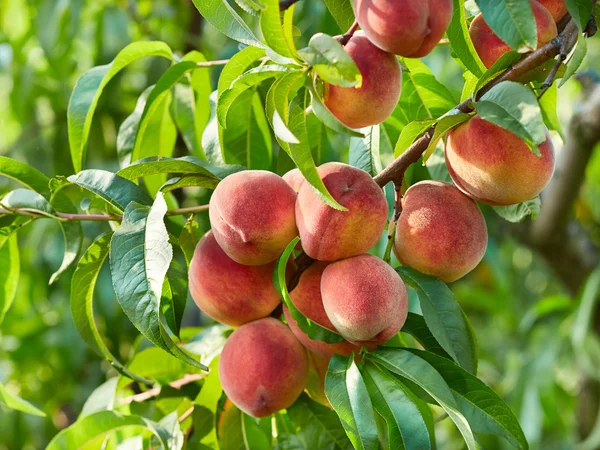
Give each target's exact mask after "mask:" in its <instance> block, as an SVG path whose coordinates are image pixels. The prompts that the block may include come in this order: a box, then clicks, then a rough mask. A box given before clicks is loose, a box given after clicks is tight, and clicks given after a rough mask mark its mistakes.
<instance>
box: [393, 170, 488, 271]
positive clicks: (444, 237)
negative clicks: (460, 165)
mask: <svg viewBox="0 0 600 450" xmlns="http://www.w3.org/2000/svg"><path fill="white" fill-rule="evenodd" d="M487 241H488V234H487V228H486V225H485V220H484V218H483V214H481V211H480V210H479V207H478V206H477V203H475V202H474V201H473V200H471V199H470V198H469V197H467V196H466V195H464V194H463V193H462V192H460V191H459V190H458V189H457V188H455V187H454V186H452V185H451V184H448V183H441V182H439V181H422V182H420V183H417V184H415V185H413V186H411V187H410V188H409V189H408V190H407V191H406V194H405V195H404V198H403V200H402V213H401V215H400V218H399V220H398V224H397V226H396V238H395V241H394V252H395V253H396V256H397V257H398V260H399V261H400V262H401V263H402V264H405V265H407V266H410V267H412V268H414V269H416V270H418V271H419V272H421V273H425V274H428V275H433V276H435V277H437V278H439V279H441V280H443V281H445V282H451V281H455V280H458V279H459V278H462V277H463V276H464V275H466V274H467V273H469V272H470V271H471V270H473V269H474V268H475V266H477V264H479V262H480V261H481V259H482V258H483V255H484V254H485V249H486V246H487Z"/></svg>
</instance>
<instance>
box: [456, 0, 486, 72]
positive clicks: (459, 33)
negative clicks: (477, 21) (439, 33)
mask: <svg viewBox="0 0 600 450" xmlns="http://www.w3.org/2000/svg"><path fill="white" fill-rule="evenodd" d="M453 2H454V12H453V13H452V21H451V22H450V26H449V27H448V31H447V35H448V40H449V41H450V47H451V48H452V51H453V52H454V54H455V55H456V56H457V57H458V60H459V61H460V62H461V63H462V65H463V66H465V67H466V68H467V69H468V70H470V71H471V73H473V74H474V75H475V76H476V77H478V78H479V77H481V75H483V73H484V72H485V66H484V65H483V63H482V62H481V59H480V58H479V55H477V52H476V51H475V47H474V46H473V42H472V41H471V37H470V36H469V28H468V24H467V17H466V15H465V5H464V1H463V0H453Z"/></svg>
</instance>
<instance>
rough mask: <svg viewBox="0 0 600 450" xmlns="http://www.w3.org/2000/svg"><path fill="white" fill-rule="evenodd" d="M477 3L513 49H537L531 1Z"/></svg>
mask: <svg viewBox="0 0 600 450" xmlns="http://www.w3.org/2000/svg"><path fill="white" fill-rule="evenodd" d="M475 3H477V6H479V9H480V10H481V13H482V14H483V18H484V19H485V22H486V23H487V24H488V25H489V26H490V28H491V29H492V30H493V31H494V33H495V34H496V35H497V36H498V37H500V39H502V40H503V41H504V42H506V43H507V44H508V45H509V46H510V47H511V48H513V49H515V50H518V51H519V53H525V52H528V51H531V50H534V49H535V48H536V47H537V44H538V42H537V26H536V23H535V19H534V17H533V11H532V10H531V5H530V3H529V0H475ZM590 11H591V8H590Z"/></svg>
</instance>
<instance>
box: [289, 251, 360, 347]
mask: <svg viewBox="0 0 600 450" xmlns="http://www.w3.org/2000/svg"><path fill="white" fill-rule="evenodd" d="M327 265H328V263H325V262H319V261H317V262H315V263H313V264H312V265H311V266H310V267H309V268H308V269H306V271H304V273H303V274H302V275H301V276H300V280H299V281H298V285H297V286H296V287H295V288H294V290H293V291H292V292H291V293H290V297H291V299H292V303H293V304H294V306H295V307H296V308H298V309H299V310H300V312H301V313H302V314H304V315H305V316H306V317H307V318H309V319H310V320H312V321H313V322H315V323H316V324H318V325H321V326H323V327H325V328H329V329H330V330H332V331H337V330H336V329H335V328H334V326H333V324H332V323H331V321H330V320H329V317H327V314H326V313H325V308H324V307H323V299H322V298H321V277H322V275H323V271H324V270H325V268H326V267H327ZM283 313H284V315H285V320H286V321H287V323H288V325H289V327H290V329H291V330H292V333H294V335H295V336H296V337H297V338H298V340H299V341H300V342H302V344H303V345H304V346H305V347H306V348H307V349H309V350H310V351H312V352H315V353H318V354H320V355H322V356H326V357H331V356H332V355H334V354H335V353H337V354H340V355H344V356H347V355H350V354H352V353H353V352H354V353H358V352H359V351H360V347H357V346H355V345H352V344H351V343H349V342H339V343H337V344H328V343H327V342H323V341H317V340H313V339H311V338H309V337H308V335H307V334H306V333H304V331H302V330H301V329H300V328H299V327H298V324H297V323H296V321H295V320H294V319H293V317H292V315H291V314H290V311H289V310H288V309H287V307H285V306H284V307H283Z"/></svg>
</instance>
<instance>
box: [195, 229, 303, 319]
mask: <svg viewBox="0 0 600 450" xmlns="http://www.w3.org/2000/svg"><path fill="white" fill-rule="evenodd" d="M274 268H275V263H274V262H272V263H269V264H265V265H262V266H245V265H242V264H239V263H237V262H235V261H234V260H233V259H231V258H230V257H229V256H227V254H226V253H225V252H224V251H223V250H222V249H221V247H220V246H219V244H218V243H217V241H216V240H215V237H214V234H213V233H212V232H208V233H206V234H205V235H204V236H203V237H202V239H200V242H199V243H198V245H197V246H196V250H195V251H194V256H193V257H192V261H191V263H190V269H189V273H188V280H189V288H190V293H191V295H192V298H193V299H194V301H195V302H196V304H197V305H198V308H200V309H201V310H202V311H203V312H204V313H205V314H206V315H208V316H209V317H211V318H212V319H214V320H216V321H217V322H220V323H223V324H225V325H229V326H232V327H238V326H240V325H242V324H244V323H247V322H251V321H253V320H256V319H261V318H263V317H266V316H268V315H269V314H271V312H272V311H273V310H274V309H275V308H276V307H277V305H279V302H280V299H279V295H278V294H277V291H276V290H275V287H274V286H273V281H272V279H273V270H274ZM292 268H293V267H292V265H290V266H289V269H292ZM291 272H292V270H290V271H289V275H291Z"/></svg>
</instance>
